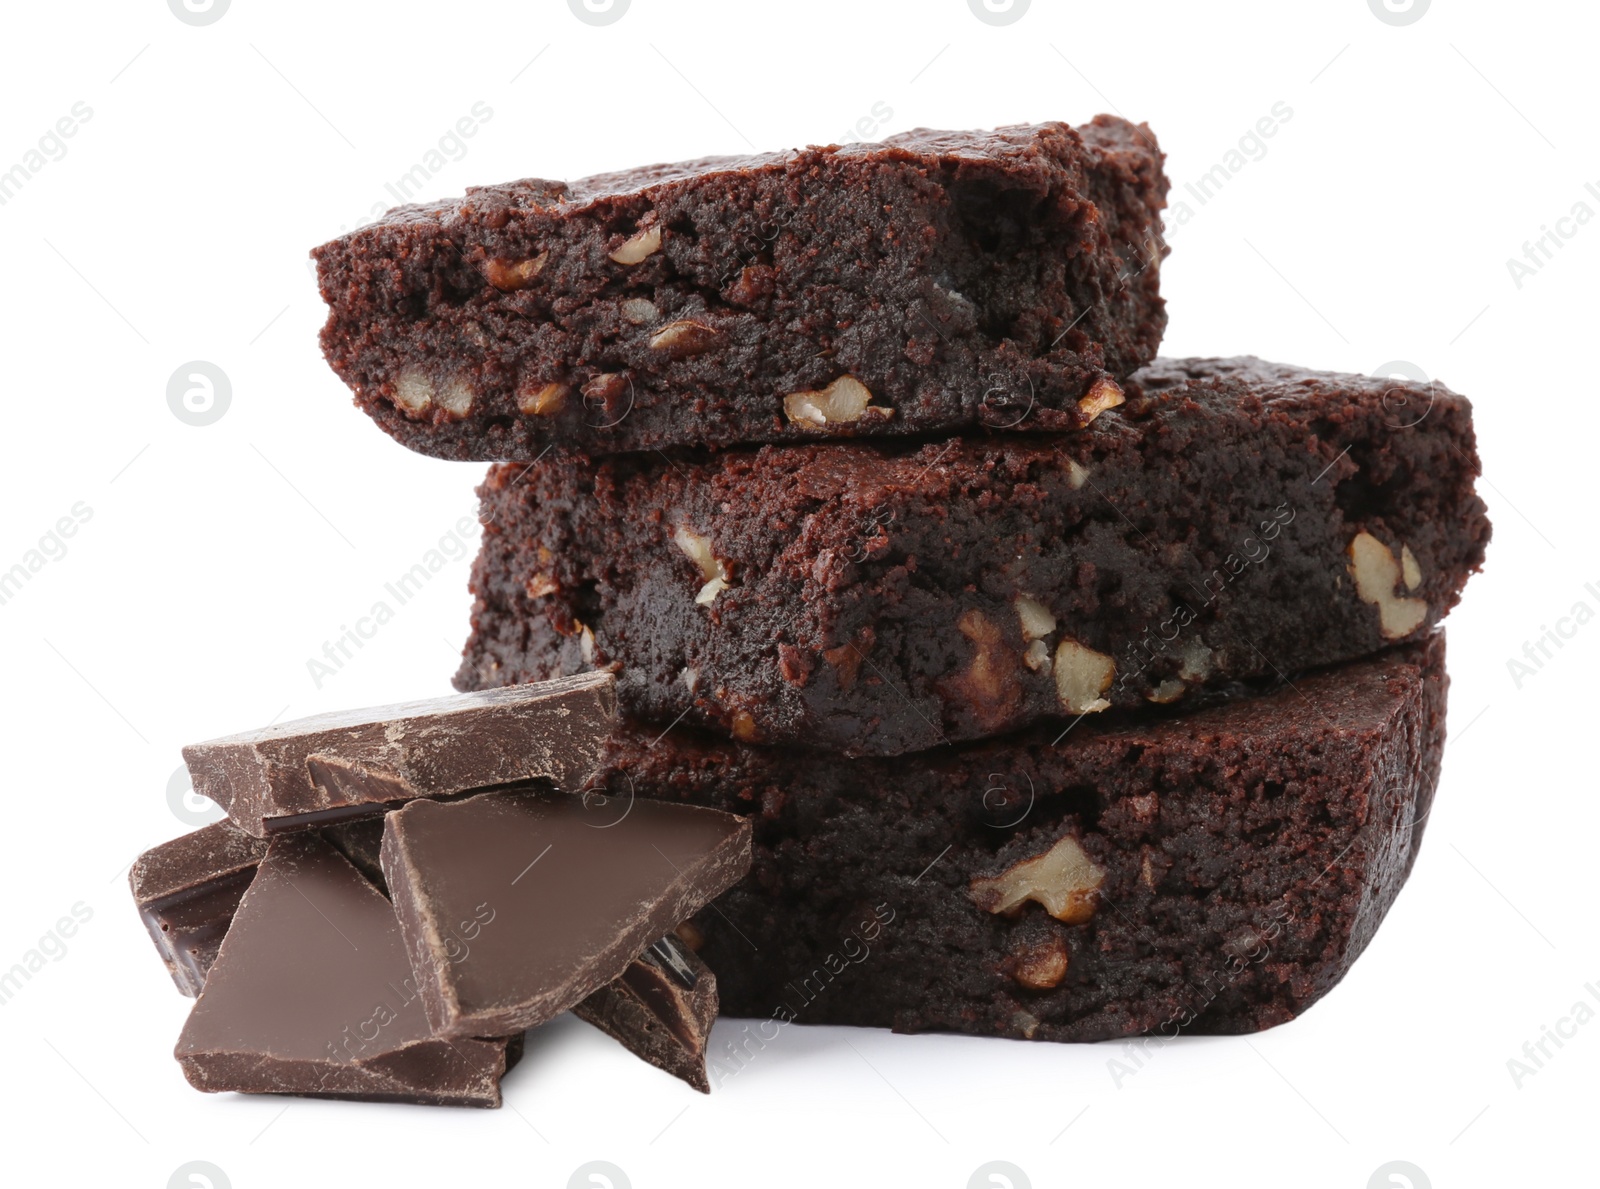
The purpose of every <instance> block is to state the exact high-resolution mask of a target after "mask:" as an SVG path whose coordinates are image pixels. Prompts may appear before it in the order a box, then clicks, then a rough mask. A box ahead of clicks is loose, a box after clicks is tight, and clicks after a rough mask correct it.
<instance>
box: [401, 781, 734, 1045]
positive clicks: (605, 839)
mask: <svg viewBox="0 0 1600 1189" xmlns="http://www.w3.org/2000/svg"><path fill="white" fill-rule="evenodd" d="M749 865H750V826H749V823H748V822H746V821H745V820H744V819H743V818H740V817H736V816H734V815H732V814H726V813H719V812H717V811H714V810H707V809H699V808H695V807H692V806H684V805H663V804H658V803H654V802H649V801H637V802H631V803H629V804H628V805H627V806H625V807H619V806H618V805H616V804H604V805H600V804H595V803H594V802H592V801H591V800H590V799H589V798H578V797H566V796H549V795H541V794H537V793H527V792H501V793H485V794H483V795H481V796H477V797H469V798H467V799H466V800H464V801H454V802H450V803H448V804H447V803H442V802H438V801H413V802H411V803H410V804H408V805H406V806H405V807H404V808H403V809H399V810H396V811H395V812H393V813H391V814H390V815H389V817H388V818H387V820H386V822H385V829H384V838H383V870H384V875H385V877H386V878H387V879H388V882H389V891H390V894H391V895H392V897H393V899H394V907H395V913H396V915H397V916H398V917H399V919H400V929H401V932H402V934H403V935H404V937H405V940H406V950H407V952H408V954H409V955H410V958H411V969H412V973H413V975H414V976H415V978H416V983H417V987H418V990H419V991H420V993H421V996H422V1001H423V1005H424V1007H425V1009H426V1011H427V1014H428V1018H429V1020H430V1021H431V1022H432V1023H433V1025H434V1028H435V1030H436V1031H437V1032H439V1033H440V1034H441V1035H444V1036H485V1035H487V1036H494V1035H507V1034H510V1033H513V1032H519V1031H522V1030H523V1029H526V1028H531V1027H533V1026H534V1025H536V1024H540V1023H543V1022H544V1021H545V1020H548V1019H550V1018H551V1017H552V1016H555V1015H557V1014H559V1013H560V1012H563V1011H566V1010H567V1009H569V1008H571V1007H574V1006H575V1005H577V1004H578V1003H579V1002H580V1001H582V1000H583V999H584V998H586V997H587V996H588V995H590V994H591V993H593V992H594V991H596V990H598V989H599V988H600V987H602V986H604V985H605V984H606V983H608V982H610V981H611V980H612V979H614V978H616V977H618V976H619V975H621V974H622V972H623V971H624V970H626V969H627V967H628V964H629V963H630V962H632V961H633V960H634V959H635V958H636V957H638V956H639V955H640V953H642V952H643V951H644V949H645V948H646V947H647V946H649V945H650V944H651V942H653V941H655V940H656V939H657V938H660V937H662V936H663V935H664V934H666V933H667V932H668V931H670V930H671V929H672V928H673V927H674V926H676V925H677V924H678V923H679V922H680V921H682V920H684V919H685V918H686V917H688V916H689V915H690V914H691V913H693V912H695V911H697V910H698V909H700V908H702V907H704V906H705V905H706V904H708V903H709V902H710V901H711V900H712V899H713V898H714V897H716V896H717V895H718V894H720V893H721V892H723V891H725V890H726V889H727V888H728V887H729V886H730V885H732V884H733V883H735V882H736V881H737V880H738V879H739V878H740V877H741V876H742V875H743V874H744V873H745V871H746V870H748V869H749Z"/></svg>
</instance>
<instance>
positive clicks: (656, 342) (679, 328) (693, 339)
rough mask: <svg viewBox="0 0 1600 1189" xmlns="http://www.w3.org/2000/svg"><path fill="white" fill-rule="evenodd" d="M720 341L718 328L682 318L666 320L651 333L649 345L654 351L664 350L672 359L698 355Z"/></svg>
mask: <svg viewBox="0 0 1600 1189" xmlns="http://www.w3.org/2000/svg"><path fill="white" fill-rule="evenodd" d="M722 341H723V334H722V332H721V331H720V330H717V329H715V328H714V327H710V326H707V325H706V324H705V323H704V322H694V321H691V320H690V319H687V318H683V319H680V320H679V321H677V322H668V323H667V324H666V325H665V326H663V327H662V328H661V329H660V330H658V331H656V332H655V333H654V334H653V335H651V336H650V347H651V349H652V350H655V351H665V352H666V353H667V354H668V355H670V356H671V357H672V358H674V359H684V358H687V357H688V356H690V355H698V354H700V353H701V352H702V351H709V350H710V349H711V348H712V347H715V346H716V345H717V344H718V343H720V342H722Z"/></svg>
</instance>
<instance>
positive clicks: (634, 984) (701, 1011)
mask: <svg viewBox="0 0 1600 1189" xmlns="http://www.w3.org/2000/svg"><path fill="white" fill-rule="evenodd" d="M572 1014H573V1015H575V1016H577V1017H578V1018H579V1019H581V1020H587V1021H589V1023H591V1024H593V1025H594V1026H595V1027H596V1028H598V1029H600V1030H601V1031H602V1032H604V1033H606V1035H608V1036H611V1037H613V1038H615V1039H616V1040H618V1041H620V1042H621V1043H622V1044H624V1045H626V1046H627V1047H628V1049H630V1050H631V1051H632V1052H633V1053H634V1055H635V1056H638V1057H642V1058H643V1059H644V1060H646V1061H648V1062H650V1064H651V1065H654V1066H655V1067H656V1068H658V1069H664V1070H666V1071H667V1072H668V1073H670V1074H671V1075H672V1076H673V1077H675V1078H682V1079H683V1080H684V1081H686V1082H688V1083H689V1084H690V1085H691V1086H693V1087H694V1088H695V1089H696V1090H699V1091H700V1092H701V1093H702V1094H709V1093H710V1092H711V1083H710V1082H709V1081H707V1080H706V1043H707V1042H708V1041H709V1040H710V1038H711V1025H712V1024H714V1023H715V1022H716V1019H717V979H716V976H715V975H713V974H712V973H711V970H710V968H709V967H707V966H706V964H705V963H704V962H702V961H701V960H700V958H699V955H697V954H696V953H695V952H694V951H693V950H691V949H690V948H689V947H688V946H686V945H684V944H683V942H681V941H679V940H678V939H677V938H676V937H674V936H673V935H672V934H670V933H669V934H667V935H666V936H665V937H663V938H662V939H661V940H660V941H658V942H656V943H655V944H653V945H652V946H650V948H649V949H647V950H645V951H644V953H642V954H640V955H639V956H638V957H637V958H636V959H634V961H633V963H632V964H631V965H630V966H629V967H628V969H627V970H625V971H623V972H622V977H620V978H617V979H613V980H612V981H611V982H609V983H607V984H606V985H605V986H603V987H601V988H600V989H599V990H598V991H596V992H595V993H594V994H592V995H590V996H589V997H588V998H587V999H585V1000H584V1001H583V1002H582V1003H580V1004H578V1005H577V1006H576V1007H574V1008H573V1009H572Z"/></svg>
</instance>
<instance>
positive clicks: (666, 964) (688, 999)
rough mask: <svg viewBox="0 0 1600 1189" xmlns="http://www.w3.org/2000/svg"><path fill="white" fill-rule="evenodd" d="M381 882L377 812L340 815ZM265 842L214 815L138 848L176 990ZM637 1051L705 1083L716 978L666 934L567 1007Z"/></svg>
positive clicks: (202, 968)
mask: <svg viewBox="0 0 1600 1189" xmlns="http://www.w3.org/2000/svg"><path fill="white" fill-rule="evenodd" d="M321 834H322V837H323V839H324V840H325V841H327V842H328V843H330V844H331V845H332V846H333V847H334V848H335V849H336V850H338V851H339V852H340V853H341V854H342V855H344V857H345V858H346V859H348V860H350V862H351V864H352V865H354V866H355V868H356V869H357V870H358V871H360V872H361V874H362V875H363V876H365V877H366V878H367V879H368V880H370V881H371V882H372V883H373V884H374V886H376V887H377V888H378V890H379V891H384V890H385V884H384V881H383V872H382V870H381V869H380V868H379V866H378V854H379V846H380V844H381V843H382V841H383V819H382V818H370V819H363V820H360V821H354V822H342V823H340V824H338V825H335V826H327V827H324V828H323V829H322V831H321ZM267 845H268V844H267V842H266V841H264V840H263V839H260V838H256V837H254V836H253V835H250V834H246V833H245V832H244V831H243V830H240V829H238V828H237V827H236V826H234V825H232V824H231V823H229V822H216V823H213V824H212V825H209V826H205V827H203V828H201V829H199V830H196V831H194V832H193V833H191V834H185V835H184V836H183V837H182V838H175V839H173V840H172V841H171V842H165V843H162V844H161V845H160V846H158V847H154V848H152V849H151V850H149V851H146V852H145V853H144V854H143V855H140V856H139V858H138V859H137V860H135V862H134V864H133V872H132V876H131V882H132V884H133V893H134V899H135V901H136V902H137V903H138V906H139V912H140V916H141V917H142V918H143V920H144V922H145V925H146V927H147V928H148V929H149V930H150V936H151V937H152V938H153V939H154V941H155V943H156V949H157V951H158V952H159V953H160V954H161V957H162V959H163V960H164V961H165V962H166V965H167V970H168V971H169V972H170V973H171V975H172V979H173V982H175V983H176V984H177V987H178V990H180V991H182V992H183V993H184V994H185V995H188V996H189V997H190V998H193V997H194V996H196V995H198V994H199V993H200V991H201V989H202V988H203V987H204V986H205V981H206V975H207V973H208V972H209V971H210V969H211V965H212V963H213V962H214V961H215V960H216V956H217V949H218V947H219V946H220V945H221V944H222V939H223V937H224V936H225V935H226V934H227V931H228V926H229V924H231V923H232V921H233V916H234V913H235V911H236V910H237V909H238V907H239V901H240V900H241V899H243V897H244V894H245V891H246V890H247V889H248V888H249V886H250V881H251V879H252V878H254V876H255V873H256V868H257V867H258V866H259V865H260V861H261V859H262V857H263V856H265V854H266V853H267ZM572 1010H573V1012H574V1014H576V1015H577V1016H579V1017H580V1018H582V1019H584V1020H587V1021H589V1023H591V1024H593V1025H595V1026H596V1027H597V1028H599V1029H601V1031H603V1032H605V1033H606V1034H607V1035H608V1036H610V1037H612V1038H613V1039H614V1040H616V1041H617V1042H618V1043H619V1044H621V1045H623V1046H624V1047H625V1048H627V1049H628V1050H629V1051H630V1052H632V1053H634V1054H635V1055H636V1056H638V1057H641V1058H642V1059H644V1060H645V1061H648V1062H650V1063H651V1064H652V1065H655V1066H658V1067H659V1068H661V1069H664V1070H666V1071H667V1072H668V1073H670V1074H672V1075H673V1076H675V1077H679V1078H682V1079H683V1080H684V1081H686V1082H688V1083H689V1084H690V1085H692V1086H694V1087H695V1088H696V1089H698V1090H702V1091H708V1090H709V1089H710V1086H709V1084H708V1083H707V1081H706V1072H705V1052H706V1043H707V1038H708V1036H709V1034H710V1031H711V1025H712V1024H713V1023H714V1022H715V1020H716V1018H717V983H716V979H715V977H713V975H712V973H711V971H710V970H709V969H708V968H707V967H706V965H705V963H703V962H702V961H700V959H699V957H698V956H696V955H695V953H694V952H693V951H692V950H690V949H689V948H688V947H687V946H685V945H684V944H683V943H682V942H681V941H679V940H678V939H677V938H676V937H675V936H672V935H671V934H669V935H668V936H666V937H664V938H662V939H661V940H660V941H657V942H656V943H654V944H653V945H651V946H650V947H649V948H647V949H646V950H645V951H644V953H642V954H640V955H639V956H638V957H637V958H635V959H634V960H633V962H632V963H631V964H630V965H629V966H628V969H626V970H625V971H623V972H622V974H621V975H620V976H619V977H617V978H615V979H613V980H612V981H611V982H609V983H607V984H606V985H605V986H604V987H601V988H600V989H599V990H598V991H596V992H594V993H593V994H592V995H590V996H589V997H588V998H587V999H585V1000H584V1001H583V1002H582V1003H579V1004H578V1005H577V1006H576V1007H574V1008H573V1009H572Z"/></svg>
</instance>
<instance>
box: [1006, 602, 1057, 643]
mask: <svg viewBox="0 0 1600 1189" xmlns="http://www.w3.org/2000/svg"><path fill="white" fill-rule="evenodd" d="M1014 605H1015V606H1016V608H1017V622H1018V623H1020V624H1021V625H1022V638H1023V639H1024V640H1043V639H1044V638H1045V637H1046V636H1048V635H1049V634H1050V633H1051V632H1053V631H1055V630H1056V617H1055V616H1054V615H1052V614H1050V608H1048V607H1046V606H1045V605H1044V604H1043V603H1041V602H1040V601H1039V600H1038V599H1033V598H1029V597H1028V596H1027V595H1018V596H1017V599H1016V603H1015V604H1014Z"/></svg>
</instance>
